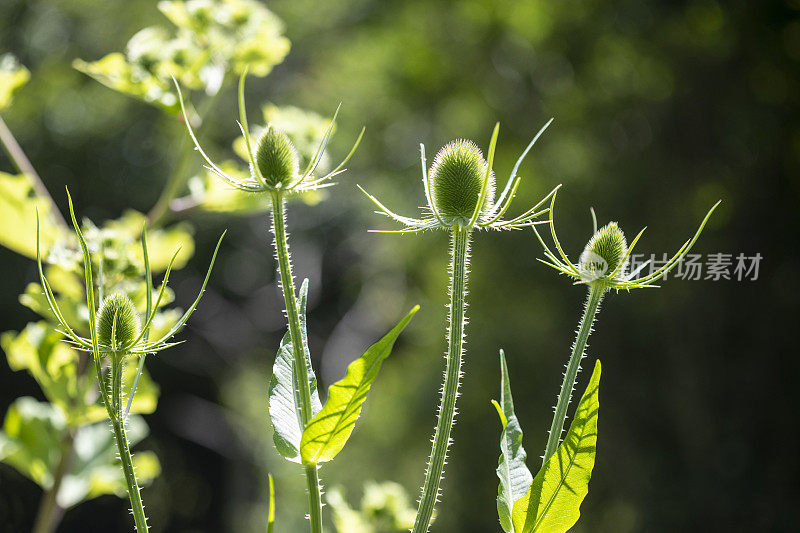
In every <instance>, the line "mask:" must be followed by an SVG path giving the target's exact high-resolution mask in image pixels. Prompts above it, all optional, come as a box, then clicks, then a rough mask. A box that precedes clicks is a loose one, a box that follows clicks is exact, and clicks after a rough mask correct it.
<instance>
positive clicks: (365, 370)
mask: <svg viewBox="0 0 800 533" xmlns="http://www.w3.org/2000/svg"><path fill="white" fill-rule="evenodd" d="M418 309H419V306H417V307H414V309H412V310H411V311H410V312H409V313H408V314H407V315H406V316H405V317H404V318H403V320H401V321H400V323H399V324H397V325H396V326H395V327H394V329H392V330H391V331H390V332H389V333H387V334H386V335H385V336H384V337H383V338H382V339H381V340H379V341H378V342H376V343H375V344H373V345H372V346H370V347H369V348H368V349H367V351H366V352H364V355H362V356H361V357H359V358H358V359H356V360H355V361H353V362H352V363H350V365H349V366H348V367H347V374H345V376H344V378H342V379H341V380H340V381H338V382H336V383H334V384H333V385H331V387H330V389H328V401H327V402H326V403H325V406H324V407H323V408H322V411H320V412H319V413H318V414H317V415H316V416H315V417H314V418H313V419H312V420H311V421H309V423H308V426H306V429H305V431H304V432H303V439H302V442H301V444H300V451H301V454H302V456H303V463H304V464H317V463H324V462H326V461H330V460H331V459H333V458H334V457H335V456H336V454H338V453H339V452H340V451H341V450H342V448H344V445H345V443H346V442H347V439H349V438H350V434H351V433H352V432H353V428H354V427H355V425H356V420H358V416H359V415H360V414H361V406H362V405H363V403H364V401H365V400H366V399H367V393H368V392H369V388H370V386H371V385H372V382H373V381H375V378H376V377H377V376H378V371H379V370H380V368H381V363H382V362H383V360H384V359H386V358H387V357H388V356H389V353H391V351H392V347H393V346H394V342H395V340H397V337H398V336H399V335H400V333H401V332H402V331H403V329H405V327H406V325H407V324H408V323H409V321H410V320H411V318H412V317H413V316H414V314H415V313H416V312H417V310H418Z"/></svg>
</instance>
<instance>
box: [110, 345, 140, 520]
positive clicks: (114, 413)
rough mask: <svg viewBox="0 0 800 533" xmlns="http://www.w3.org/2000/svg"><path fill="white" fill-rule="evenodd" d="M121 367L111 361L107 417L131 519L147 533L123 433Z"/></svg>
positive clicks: (131, 461) (128, 448)
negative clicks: (129, 506)
mask: <svg viewBox="0 0 800 533" xmlns="http://www.w3.org/2000/svg"><path fill="white" fill-rule="evenodd" d="M112 357H113V359H116V354H113V356H112ZM122 369H123V364H122V361H121V358H120V362H116V361H112V364H111V390H112V396H113V398H112V401H111V402H108V401H106V402H105V403H106V411H108V417H109V418H110V419H111V426H112V427H113V430H114V438H115V440H116V441H117V450H118V451H119V458H120V461H121V462H122V471H123V473H124V474H125V485H126V487H127V490H128V497H129V498H130V501H131V512H132V513H133V521H134V523H135V524H136V531H137V533H147V531H148V528H147V517H146V516H145V514H144V505H143V504H142V496H141V494H140V493H139V484H138V483H137V482H136V473H135V472H134V471H133V458H132V457H131V449H130V446H129V445H128V436H127V435H126V434H125V424H124V422H123V420H122V416H121V413H122V409H121V407H122V398H121V396H122Z"/></svg>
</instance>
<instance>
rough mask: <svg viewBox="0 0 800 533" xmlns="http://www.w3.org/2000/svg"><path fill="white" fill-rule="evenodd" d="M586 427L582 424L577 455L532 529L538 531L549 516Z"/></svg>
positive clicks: (568, 469) (569, 468)
mask: <svg viewBox="0 0 800 533" xmlns="http://www.w3.org/2000/svg"><path fill="white" fill-rule="evenodd" d="M585 427H586V424H584V425H583V426H581V435H580V437H579V438H578V442H577V445H576V447H575V449H576V452H575V455H574V456H573V458H572V460H571V461H570V462H569V463H568V465H567V468H566V470H565V471H564V475H562V476H561V478H560V479H559V481H558V486H557V487H556V490H554V491H553V495H552V496H551V497H550V499H549V500H548V502H547V505H545V507H544V512H542V514H541V516H540V517H539V519H538V520H536V522H535V523H534V524H533V529H532V530H531V531H536V528H537V527H539V526H540V525H541V524H542V521H543V520H544V519H545V517H546V516H547V513H549V512H550V508H551V507H552V506H553V502H555V499H556V496H558V493H559V491H560V490H561V487H563V486H564V481H565V480H566V478H567V476H568V475H569V471H570V470H571V469H572V466H573V465H574V464H575V458H577V457H578V452H577V449H578V447H579V445H580V442H581V440H583V433H584V428H585ZM556 455H558V452H556V454H555V455H554V457H555V456H556ZM542 487H544V479H543V480H542Z"/></svg>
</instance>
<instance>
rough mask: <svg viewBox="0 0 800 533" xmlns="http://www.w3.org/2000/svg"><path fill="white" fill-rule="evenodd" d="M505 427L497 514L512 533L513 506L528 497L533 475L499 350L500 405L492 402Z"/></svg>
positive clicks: (504, 360)
mask: <svg viewBox="0 0 800 533" xmlns="http://www.w3.org/2000/svg"><path fill="white" fill-rule="evenodd" d="M492 403H493V404H494V406H495V408H496V409H497V412H498V414H499V415H500V422H501V423H502V424H503V433H502V435H501V436H500V452H501V453H500V459H499V461H498V464H497V477H498V478H500V485H499V487H498V489H497V514H498V516H499V517H500V525H501V526H502V528H503V531H506V532H513V531H514V529H513V524H512V518H511V517H512V513H513V511H514V503H515V502H516V501H517V500H519V499H520V498H522V497H523V496H525V493H526V492H528V488H529V487H530V486H531V481H532V480H533V475H532V474H531V472H530V470H528V467H527V466H526V465H525V459H526V457H527V455H526V453H525V448H523V447H522V427H520V424H519V420H517V416H516V414H515V413H514V400H513V398H512V397H511V380H510V379H509V377H508V367H507V365H506V355H505V353H504V352H503V350H500V403H499V404H498V403H497V402H495V401H494V400H493V401H492Z"/></svg>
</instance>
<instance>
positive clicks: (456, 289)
mask: <svg viewBox="0 0 800 533" xmlns="http://www.w3.org/2000/svg"><path fill="white" fill-rule="evenodd" d="M469 238H470V230H469V229H462V228H455V229H453V230H452V244H451V247H450V249H451V258H450V268H451V276H452V277H451V281H450V319H449V321H450V324H449V334H448V346H447V367H446V369H445V374H444V385H443V387H442V403H441V406H440V408H439V419H438V421H437V422H436V431H435V433H434V435H433V446H432V447H431V457H430V461H429V462H428V470H427V472H426V473H425V484H424V485H423V486H422V497H421V498H420V502H419V510H418V511H417V517H416V520H415V521H414V528H413V529H412V530H411V531H412V533H424V532H426V531H428V528H429V527H430V522H431V517H432V516H433V509H434V507H435V505H436V500H437V498H438V496H439V484H440V483H441V480H442V475H443V474H444V463H445V460H446V458H447V448H448V447H449V446H450V431H451V430H452V428H453V419H454V417H455V410H456V398H458V387H459V382H460V381H461V357H462V354H463V349H464V310H465V307H466V302H465V296H466V293H467V262H468V258H469Z"/></svg>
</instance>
